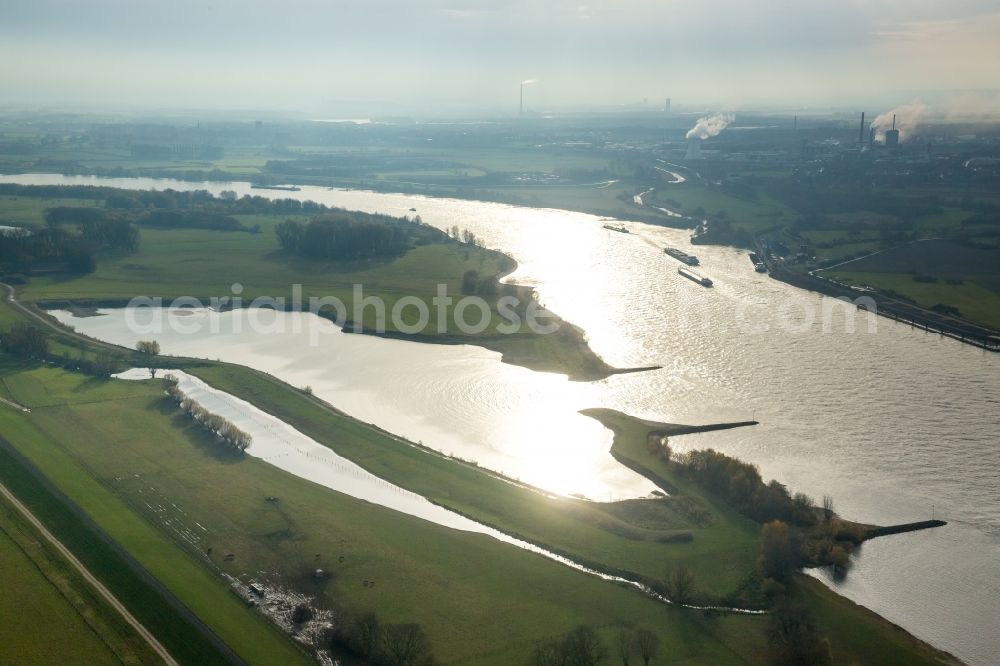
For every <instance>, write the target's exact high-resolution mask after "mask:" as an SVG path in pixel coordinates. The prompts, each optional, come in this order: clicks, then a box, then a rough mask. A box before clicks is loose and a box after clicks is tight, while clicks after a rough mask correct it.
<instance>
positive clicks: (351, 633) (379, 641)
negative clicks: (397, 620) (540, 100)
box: [331, 612, 435, 666]
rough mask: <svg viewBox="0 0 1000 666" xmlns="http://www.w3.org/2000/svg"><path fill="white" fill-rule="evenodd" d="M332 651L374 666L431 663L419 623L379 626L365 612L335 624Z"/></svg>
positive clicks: (428, 643) (433, 660) (379, 622)
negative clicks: (344, 653) (351, 656)
mask: <svg viewBox="0 0 1000 666" xmlns="http://www.w3.org/2000/svg"><path fill="white" fill-rule="evenodd" d="M331 647H332V649H334V650H335V651H336V650H347V651H348V652H351V653H352V654H354V655H355V656H357V657H360V658H361V659H363V660H364V661H365V663H368V664H375V665H378V666H383V665H384V666H431V665H432V664H434V663H435V659H434V654H433V651H432V650H431V643H430V640H428V638H427V634H425V633H424V630H423V629H422V628H421V627H420V625H419V624H383V623H382V621H381V620H379V617H378V615H376V614H375V613H373V612H366V613H361V614H358V615H355V616H353V617H346V618H345V619H344V621H342V622H340V623H339V624H337V625H336V627H335V628H334V631H333V637H332V642H331Z"/></svg>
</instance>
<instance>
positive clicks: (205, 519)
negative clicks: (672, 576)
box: [0, 368, 761, 663]
mask: <svg viewBox="0 0 1000 666" xmlns="http://www.w3.org/2000/svg"><path fill="white" fill-rule="evenodd" d="M90 381H91V380H87V379H86V378H83V377H80V376H77V375H72V374H70V373H66V372H62V371H57V370H51V369H45V368H39V369H31V370H26V371H22V372H19V373H15V374H13V375H8V376H7V383H8V385H10V386H11V387H12V392H13V393H14V394H15V395H16V396H18V397H19V398H21V399H24V400H26V401H28V402H29V403H30V398H31V396H32V395H40V391H39V390H38V389H39V388H43V389H44V391H45V394H46V395H47V396H49V398H48V399H47V400H45V401H44V404H37V405H36V404H32V407H33V411H32V413H31V415H30V416H27V417H26V416H22V415H20V414H16V413H14V412H10V413H9V414H3V416H2V417H0V419H2V420H0V427H2V428H3V430H4V432H5V433H8V434H9V436H10V438H11V440H12V441H14V442H15V443H16V444H17V445H18V446H19V448H22V450H23V451H24V452H25V453H27V454H28V455H29V457H30V458H31V460H32V461H33V462H35V463H36V464H37V465H39V467H40V468H41V469H42V470H43V471H44V472H46V473H47V474H49V475H51V477H54V479H55V480H57V481H58V483H59V484H60V487H62V488H64V489H66V490H67V492H68V493H69V494H70V496H71V497H72V498H73V499H74V500H76V501H78V502H79V503H80V504H81V505H82V506H84V507H85V508H87V509H88V511H93V512H94V516H95V519H97V520H98V522H99V523H102V525H103V526H104V527H105V528H106V529H107V530H108V531H109V532H110V533H112V534H113V536H115V537H116V538H117V539H118V540H119V541H120V542H121V543H122V544H123V545H124V546H126V547H127V548H128V549H129V551H130V552H132V553H133V554H134V555H135V556H136V557H137V558H139V559H140V561H141V562H143V563H144V564H145V565H146V566H147V568H149V569H150V571H151V572H153V573H154V574H155V575H157V577H158V578H160V579H161V580H162V581H163V582H164V583H165V584H167V586H168V587H169V588H170V589H171V590H173V591H175V592H176V593H177V594H178V596H180V597H181V598H182V599H184V600H185V602H186V603H188V604H189V607H191V608H192V609H193V610H195V611H196V612H197V613H198V614H199V616H201V617H202V618H203V619H205V620H206V621H207V622H209V624H210V625H212V626H213V627H215V628H216V629H217V631H218V633H219V634H220V635H221V636H222V637H223V638H224V639H225V640H226V641H227V642H229V643H230V644H231V645H232V646H233V647H234V648H237V651H238V652H239V653H240V654H241V655H242V656H244V657H247V658H250V661H252V662H254V663H289V656H288V655H286V656H285V657H277V656H276V655H274V653H273V652H272V653H269V652H267V645H266V643H265V645H259V646H256V645H253V644H252V643H254V642H257V641H265V639H266V638H267V637H268V635H269V634H270V633H272V632H270V631H269V630H266V631H248V630H247V627H248V626H252V625H254V624H256V623H257V622H259V620H257V621H254V618H247V617H246V614H247V611H245V610H244V609H243V608H241V607H239V608H238V609H237V608H232V609H231V610H230V609H229V608H227V607H233V606H238V605H237V604H236V603H235V597H233V596H229V597H228V598H229V600H230V603H228V604H227V603H223V602H224V601H225V597H226V595H227V594H228V593H224V592H223V593H222V596H219V595H218V594H215V593H214V590H216V589H219V588H220V587H221V584H220V583H216V582H214V581H211V580H210V579H206V578H205V574H207V569H204V568H202V567H198V568H199V570H200V571H201V572H204V573H197V572H195V571H192V570H190V566H188V565H187V563H188V562H190V563H191V565H194V560H193V559H190V558H192V557H195V556H196V555H197V554H199V553H204V552H205V551H207V549H208V548H212V552H213V553H214V554H215V555H213V557H212V558H211V560H212V564H213V565H214V566H215V567H218V568H219V569H221V570H223V571H226V572H228V573H231V574H248V573H249V574H253V573H254V572H261V571H265V572H274V573H272V574H266V575H267V576H270V577H271V578H276V579H277V580H272V581H271V582H273V583H284V584H285V585H288V586H292V585H294V586H297V587H299V588H304V589H305V591H307V592H308V593H310V594H314V595H316V596H317V598H318V599H319V600H320V602H321V603H322V604H323V605H325V606H327V607H335V606H337V607H341V606H347V607H349V608H361V609H366V610H367V609H371V610H375V611H377V612H378V613H379V614H380V615H381V616H382V617H383V618H384V619H385V620H386V621H390V622H392V621H396V622H405V621H417V622H419V623H420V624H421V625H422V626H423V627H424V628H425V630H426V631H427V632H428V634H429V636H430V637H431V639H432V641H433V643H434V645H435V648H436V650H437V652H438V654H439V656H440V657H441V658H442V659H443V660H444V661H446V662H454V661H467V660H475V661H476V662H477V663H519V662H521V661H523V660H524V659H525V658H526V656H527V653H528V651H530V649H531V646H532V645H533V643H534V642H535V641H537V640H540V639H541V638H544V637H545V636H548V635H555V634H559V633H562V632H565V631H567V630H568V629H570V628H572V627H573V626H574V625H575V624H578V623H581V622H583V623H588V624H592V625H594V626H596V627H598V628H600V629H602V630H603V632H604V633H605V635H606V637H607V638H608V639H609V641H610V638H611V635H612V634H613V633H614V631H615V628H616V627H619V626H626V625H633V626H634V625H640V624H641V625H648V626H651V627H652V628H654V629H655V630H656V631H657V632H658V633H660V635H661V638H662V640H663V641H664V644H665V645H667V646H670V649H671V653H672V655H674V656H675V657H676V658H677V659H678V660H679V661H683V660H684V659H685V658H693V657H695V656H697V657H698V658H701V659H705V658H707V659H709V660H711V661H713V662H715V663H728V662H731V661H734V655H733V654H731V653H730V652H729V649H727V647H726V646H724V645H722V644H721V643H720V641H719V640H718V639H716V638H715V637H714V636H713V633H714V631H715V626H716V625H721V626H723V627H728V626H729V625H733V624H735V625H740V626H742V629H739V630H735V629H734V630H733V631H735V633H737V634H745V633H750V634H757V633H758V632H759V631H760V629H761V627H760V624H761V623H760V621H759V620H756V619H754V618H745V617H731V618H717V619H712V620H707V619H705V618H702V617H701V616H700V614H698V613H690V612H687V611H682V610H676V609H671V608H668V607H665V606H663V605H661V604H659V603H657V602H654V601H651V600H648V599H646V598H644V597H643V596H642V595H640V594H637V593H635V592H633V591H630V590H627V589H624V588H621V587H618V586H616V585H612V584H610V583H606V582H604V581H601V580H599V579H596V578H592V577H590V576H587V575H585V574H582V573H578V572H575V571H573V570H571V569H568V568H566V567H564V566H562V565H559V564H556V563H553V562H550V561H547V560H545V559H544V558H541V557H539V556H536V555H533V554H530V553H526V552H524V551H521V550H519V549H516V548H514V547H511V546H507V545H504V544H501V543H499V542H496V541H494V540H492V539H490V538H488V537H483V536H478V535H471V534H465V533H460V532H455V531H452V530H449V529H446V528H440V527H437V526H434V525H432V524H429V523H425V522H423V521H420V520H417V519H412V518H409V517H406V516H403V515H400V514H396V513H394V512H392V511H389V510H387V509H382V508H381V507H377V506H374V505H369V504H367V503H365V502H361V501H358V500H354V499H351V498H348V497H346V496H343V495H339V494H338V493H335V492H332V491H329V490H326V489H323V488H320V487H317V486H314V485H312V484H308V483H303V482H301V481H299V480H297V479H295V478H294V477H291V476H290V475H287V474H285V473H283V472H281V471H279V470H277V469H275V468H272V467H270V466H268V465H267V464H265V463H263V462H260V461H256V460H254V459H245V460H241V461H239V462H236V461H234V460H232V459H228V458H219V457H218V456H217V455H215V454H213V453H212V450H211V448H210V447H208V446H206V442H204V441H203V438H201V437H200V435H199V433H198V432H197V431H194V430H193V429H192V428H190V427H184V426H183V425H181V424H179V423H178V421H179V419H178V417H176V416H175V415H174V414H173V413H171V410H168V409H164V402H163V400H162V399H161V398H160V397H159V396H158V395H157V392H158V390H157V389H156V388H155V387H154V386H152V385H150V384H143V383H126V382H117V381H110V382H106V385H105V386H103V387H100V388H97V387H93V386H91V385H90V384H89V382H90ZM109 387H110V388H109ZM94 390H96V391H97V392H96V393H92V391H94ZM139 429H141V432H142V433H143V435H142V437H138V438H137V437H135V436H134V434H135V432H136V431H137V430H139ZM97 470H100V471H99V472H98V471H97ZM70 471H72V472H74V475H73V477H72V478H70V477H69V473H70ZM151 496H153V497H156V498H157V499H159V498H161V497H162V498H165V499H166V500H169V501H170V502H171V503H175V504H176V505H177V507H178V509H179V510H180V511H182V512H183V513H182V514H181V513H170V514H169V515H162V514H161V513H159V512H158V511H151V510H149V509H148V508H143V507H144V502H148V501H149V498H150V497H151ZM268 496H270V497H277V498H279V503H277V504H275V503H273V502H271V503H269V502H266V501H265V497H268ZM161 503H163V502H161ZM164 504H165V503H164ZM140 517H141V518H142V520H139V518H140ZM167 519H169V520H170V521H171V527H168V526H167V525H166V524H165V520H167ZM179 521H183V522H185V523H186V524H187V525H188V526H192V527H193V525H194V524H195V523H197V524H199V525H202V526H204V528H205V536H204V538H203V540H202V541H200V542H199V543H198V544H197V545H196V546H195V545H192V544H186V545H184V546H181V545H180V544H181V540H180V539H174V540H173V543H170V544H164V539H166V538H167V537H168V535H169V534H171V529H178V528H179V527H180V522H179ZM151 525H155V526H156V529H153V530H152V531H150V530H151V527H150V526H151ZM194 531H196V532H197V531H198V530H197V529H195V530H194ZM144 543H145V545H143V544H144ZM181 547H184V548H185V549H186V550H188V556H185V555H183V554H182V553H180V552H178V551H179V548H181ZM153 551H155V552H153ZM227 554H233V555H234V556H235V557H234V558H233V559H232V560H231V561H225V557H224V556H225V555H227ZM317 555H318V556H319V557H318V558H317ZM340 558H344V559H343V560H341V559H340ZM484 565H485V566H484ZM317 566H319V567H323V568H326V569H328V570H330V571H332V572H333V574H334V575H333V578H332V579H330V580H328V581H321V582H316V581H313V580H312V578H311V576H310V572H311V571H312V570H313V569H314V568H316V567H317ZM362 579H364V580H374V581H376V582H377V587H375V588H374V589H373V588H369V587H366V586H362V585H361V581H362ZM206 598H213V599H214V603H213V604H210V605H206V603H205V602H204V601H202V599H206ZM596 598H600V599H601V603H600V604H593V603H591V601H592V600H593V599H596ZM206 600H207V599H206ZM215 604H218V605H215ZM226 616H229V617H231V618H232V620H237V619H238V618H242V620H239V622H241V623H242V631H240V630H239V629H238V628H237V627H235V626H234V627H232V628H231V629H230V628H228V625H226V624H225V623H226V622H227V620H226ZM742 649H743V650H746V649H747V645H746V644H745V643H744V645H743V646H742ZM258 650H259V651H258ZM269 654H270V655H271V656H268V655H269ZM751 658H752V655H751V654H748V653H746V652H744V653H743V659H751Z"/></svg>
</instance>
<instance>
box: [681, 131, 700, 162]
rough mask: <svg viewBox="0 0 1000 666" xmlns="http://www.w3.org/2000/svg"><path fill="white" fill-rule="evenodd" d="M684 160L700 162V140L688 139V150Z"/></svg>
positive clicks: (694, 137)
mask: <svg viewBox="0 0 1000 666" xmlns="http://www.w3.org/2000/svg"><path fill="white" fill-rule="evenodd" d="M684 159H686V160H700V159H701V139H699V138H698V137H696V136H693V137H691V138H690V139H688V149H687V155H685V156H684Z"/></svg>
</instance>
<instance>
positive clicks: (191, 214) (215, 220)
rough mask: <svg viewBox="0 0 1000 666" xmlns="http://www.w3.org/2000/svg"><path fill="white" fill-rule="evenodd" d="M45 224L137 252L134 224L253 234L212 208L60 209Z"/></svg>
mask: <svg viewBox="0 0 1000 666" xmlns="http://www.w3.org/2000/svg"><path fill="white" fill-rule="evenodd" d="M45 221H46V222H47V223H48V225H49V226H50V227H59V226H63V225H67V224H75V225H77V226H78V227H79V229H80V232H81V234H83V235H84V236H87V235H88V234H89V235H90V236H93V237H94V239H95V240H96V241H99V242H100V244H102V245H104V246H106V247H111V248H115V249H124V250H127V251H133V250H134V249H135V246H136V245H137V244H138V240H139V230H138V229H137V228H136V227H135V226H133V225H140V226H147V227H157V228H160V229H213V230H218V231H253V229H251V228H248V227H246V226H244V225H243V224H241V223H240V221H239V220H237V219H236V218H235V217H232V216H231V215H226V214H225V213H221V212H217V211H215V210H211V209H209V210H202V209H165V210H161V209H154V210H148V211H146V210H142V209H139V210H132V209H113V208H96V207H94V206H56V207H55V208H49V209H48V210H46V211H45ZM258 229H259V226H258ZM130 244H131V247H130Z"/></svg>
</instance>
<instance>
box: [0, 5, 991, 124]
mask: <svg viewBox="0 0 1000 666" xmlns="http://www.w3.org/2000/svg"><path fill="white" fill-rule="evenodd" d="M6 4H7V6H6V7H5V11H4V13H5V20H4V22H3V25H2V27H0V36H2V42H0V57H3V58H4V59H5V60H7V61H8V62H14V63H18V66H17V67H9V68H5V69H4V71H3V72H2V73H0V85H2V86H3V88H4V90H5V95H4V96H3V101H2V105H3V106H8V107H9V106H32V105H34V106H53V105H55V106H59V105H63V106H66V105H70V106H80V107H87V108H101V109H107V108H119V107H131V108H143V109H149V108H164V109H178V108H198V109H222V108H226V109H239V108H245V109H261V110H267V109H272V110H281V111H295V112H300V113H306V114H309V113H313V114H325V113H334V114H338V113H355V112H357V113H385V114H389V113H393V112H394V111H395V112H398V113H417V112H422V113H427V114H431V115H433V114H434V113H435V112H441V113H459V112H490V113H497V114H504V113H511V114H512V113H515V112H516V110H517V104H518V85H519V82H520V81H522V80H525V79H536V80H538V83H535V84H532V85H528V86H525V98H526V100H525V101H526V105H527V106H528V107H529V108H531V109H537V110H543V109H549V108H564V109H565V108H587V107H617V106H623V105H630V104H637V103H641V102H642V100H644V99H648V100H649V105H650V107H657V106H662V104H663V100H664V98H666V97H670V98H672V100H673V103H674V105H675V106H677V107H680V106H684V107H687V108H689V109H693V108H695V107H698V106H704V107H706V108H707V107H719V108H721V107H725V108H737V107H754V106H756V107H760V106H779V107H795V108H808V107H822V108H846V107H849V106H851V105H857V104H881V105H885V106H887V107H891V106H895V105H897V104H902V103H907V102H910V101H912V100H914V99H923V100H925V101H928V100H930V101H929V102H928V103H929V104H931V105H932V106H934V105H937V107H936V108H937V109H938V110H941V111H948V110H949V109H950V108H957V107H958V106H960V105H962V106H967V107H969V108H971V109H973V110H974V111H977V112H978V111H982V112H991V113H992V112H995V111H996V110H997V109H1000V97H998V95H997V92H996V89H997V84H996V78H995V71H993V70H992V64H993V63H995V62H997V61H998V59H1000V43H998V40H996V39H995V35H996V34H998V33H1000V8H998V7H997V6H996V5H995V3H991V2H987V1H985V0H962V1H960V2H950V3H946V4H944V3H932V2H925V1H914V2H889V1H888V0H883V1H880V2H875V3H862V2H849V3H833V2H824V3H821V4H816V3H784V2H777V1H776V0H766V1H764V2H758V3H753V4H752V5H751V4H749V3H745V2H740V1H737V0H720V1H717V2H714V3H711V4H710V5H707V4H703V3H696V2H693V1H691V0H681V1H678V2H670V3H663V4H655V5H654V4H651V3H647V2H638V1H629V2H621V3H611V2H599V3H588V4H586V5H584V4H579V3H566V2H558V3H550V4H549V5H547V6H545V7H537V6H535V5H534V4H533V3H527V2H520V1H516V2H506V3H500V2H495V1H493V0H488V1H484V2H478V3H466V4H465V5H458V4H454V3H448V2H425V3H406V2H399V1H397V0H391V1H389V2H382V3H379V4H378V5H370V4H368V3H361V2H341V3H333V4H330V3H322V2H317V1H315V0H290V1H289V2H285V3H281V4H277V3H271V2H267V3H265V2H235V1H233V0H217V1H215V2H213V3H211V5H208V6H202V4H201V3H197V2H192V1H191V0H179V1H178V2H172V3H169V4H159V3H158V4H148V3H132V2H123V1H120V0H97V1H96V2H89V3H86V5H84V4H83V3H75V2H69V1H68V0H33V1H31V2H28V1H27V0H13V1H12V2H8V3H6Z"/></svg>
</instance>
